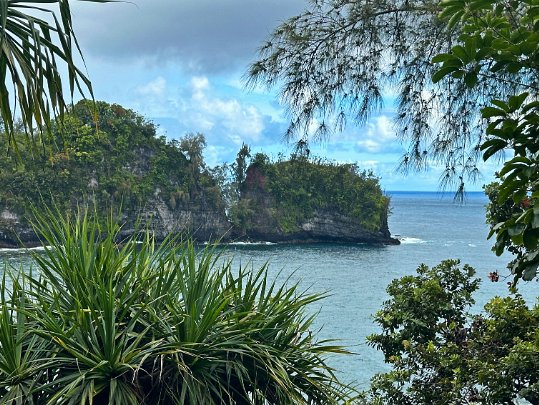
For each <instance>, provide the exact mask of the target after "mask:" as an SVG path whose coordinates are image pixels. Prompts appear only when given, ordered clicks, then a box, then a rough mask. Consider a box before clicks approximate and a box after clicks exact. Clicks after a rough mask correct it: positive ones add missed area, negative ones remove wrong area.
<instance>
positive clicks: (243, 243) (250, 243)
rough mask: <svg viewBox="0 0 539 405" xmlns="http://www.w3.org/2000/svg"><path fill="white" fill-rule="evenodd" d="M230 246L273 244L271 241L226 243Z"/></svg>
mask: <svg viewBox="0 0 539 405" xmlns="http://www.w3.org/2000/svg"><path fill="white" fill-rule="evenodd" d="M228 245H231V246H257V245H264V246H266V245H275V243H273V242H231V243H228Z"/></svg>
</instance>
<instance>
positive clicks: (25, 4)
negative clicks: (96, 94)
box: [0, 0, 114, 149]
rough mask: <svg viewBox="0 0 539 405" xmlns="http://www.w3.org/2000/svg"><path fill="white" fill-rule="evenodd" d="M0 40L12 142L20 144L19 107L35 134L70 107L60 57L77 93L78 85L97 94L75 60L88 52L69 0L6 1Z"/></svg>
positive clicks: (2, 110)
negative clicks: (75, 25) (16, 121)
mask: <svg viewBox="0 0 539 405" xmlns="http://www.w3.org/2000/svg"><path fill="white" fill-rule="evenodd" d="M85 1H93V2H97V3H106V2H110V1H114V0H85ZM51 5H54V6H57V9H56V10H55V9H53V8H51V7H50V6H51ZM0 44H1V47H0V114H1V118H2V121H3V126H4V130H5V133H6V137H7V138H8V140H9V142H8V145H9V146H11V147H13V148H15V149H17V143H16V142H15V137H14V134H15V124H14V116H15V111H18V112H19V114H20V118H21V120H22V123H23V126H24V128H25V130H26V132H27V133H29V134H33V132H34V128H35V127H37V129H38V130H39V132H40V134H41V133H42V132H43V130H44V129H47V128H48V127H49V125H50V122H51V119H52V117H54V116H56V115H60V116H61V115H62V114H63V113H64V112H65V111H66V108H67V101H66V97H65V92H64V82H63V81H62V75H61V73H60V69H59V66H58V61H61V62H62V63H64V64H65V67H66V68H67V74H68V83H69V85H68V89H69V95H70V96H71V98H72V97H73V94H74V92H75V90H77V91H79V92H81V93H83V92H84V89H86V90H88V91H89V93H90V95H92V87H91V83H90V80H89V79H88V77H86V75H85V73H84V72H83V71H82V70H81V68H79V67H78V66H77V65H76V64H75V61H74V59H75V58H76V57H77V56H78V55H80V56H82V54H81V50H80V47H79V44H78V42H77V38H76V36H75V32H74V30H73V23H72V20H71V10H70V5H69V1H68V0H28V1H19V0H2V1H0Z"/></svg>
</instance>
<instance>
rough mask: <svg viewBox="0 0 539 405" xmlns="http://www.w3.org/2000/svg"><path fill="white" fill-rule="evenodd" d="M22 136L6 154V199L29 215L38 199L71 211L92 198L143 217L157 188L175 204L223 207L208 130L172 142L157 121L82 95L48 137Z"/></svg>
mask: <svg viewBox="0 0 539 405" xmlns="http://www.w3.org/2000/svg"><path fill="white" fill-rule="evenodd" d="M18 136H19V137H21V138H22V137H24V136H25V135H24V134H23V133H21V132H19V135H18ZM19 141H21V142H19V148H20V150H19V154H17V155H15V154H12V153H7V154H5V155H4V157H3V158H2V159H1V160H0V184H2V185H3V187H2V188H1V189H0V201H1V202H2V205H3V206H4V208H6V207H7V208H8V209H9V210H10V211H14V212H16V213H19V214H25V216H28V214H29V213H30V211H29V210H30V205H31V204H39V203H40V202H42V203H44V204H45V205H49V206H50V205H51V203H52V201H54V203H55V204H57V205H59V206H61V208H62V209H64V210H66V209H69V208H72V207H75V206H77V205H86V204H88V202H95V203H96V206H97V207H100V209H106V208H105V207H110V206H123V209H124V211H125V212H126V213H131V214H133V213H135V214H134V215H135V216H136V213H137V212H139V211H140V209H141V208H143V207H144V206H145V205H146V204H147V203H148V201H149V199H150V198H152V197H153V196H154V195H157V196H159V197H160V198H161V199H162V200H163V201H164V202H165V203H166V204H168V205H169V207H170V208H171V209H174V208H176V207H177V206H180V205H181V204H191V205H197V204H208V205H209V208H210V209H216V210H217V209H224V207H223V202H222V200H221V193H220V189H219V186H218V185H217V183H216V182H215V181H214V180H213V178H212V176H210V174H209V173H208V172H207V170H206V169H205V167H204V165H203V162H202V160H201V158H200V157H199V155H200V156H201V154H202V152H201V150H202V148H203V145H202V144H203V142H204V139H203V137H201V136H200V135H188V136H186V137H185V138H184V139H182V140H181V141H173V142H166V140H165V138H164V137H158V136H156V128H155V126H154V125H153V124H152V123H151V122H148V121H147V120H145V119H144V118H142V117H141V116H140V115H138V114H136V113H135V112H133V111H131V110H127V109H124V108H123V107H121V106H119V105H115V104H107V103H105V102H97V103H95V104H94V103H92V102H89V101H81V102H79V103H78V104H76V105H75V106H74V107H72V108H71V109H70V112H69V114H67V115H66V116H64V118H63V120H62V121H61V122H60V121H58V122H57V123H56V124H55V126H54V130H53V132H52V134H51V136H50V137H49V139H48V141H47V142H46V143H43V144H42V145H39V146H36V144H34V143H28V142H22V139H20V140H19ZM1 142H2V143H3V145H0V146H1V147H2V149H3V150H6V149H7V148H6V144H5V143H6V140H2V141H1Z"/></svg>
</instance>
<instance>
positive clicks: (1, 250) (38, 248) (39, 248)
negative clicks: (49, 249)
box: [0, 246, 45, 253]
mask: <svg viewBox="0 0 539 405" xmlns="http://www.w3.org/2000/svg"><path fill="white" fill-rule="evenodd" d="M29 250H34V251H42V250H45V248H44V247H43V246H36V247H31V248H0V253H25V252H28V251H29Z"/></svg>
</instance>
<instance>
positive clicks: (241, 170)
mask: <svg viewBox="0 0 539 405" xmlns="http://www.w3.org/2000/svg"><path fill="white" fill-rule="evenodd" d="M249 157H251V148H249V146H248V145H246V144H244V143H243V144H242V145H241V148H240V150H239V151H238V154H237V155H236V161H235V163H234V165H233V170H234V181H235V183H236V190H237V193H238V196H239V192H240V189H241V185H242V184H243V182H244V181H245V174H246V172H247V165H248V163H247V158H249Z"/></svg>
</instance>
